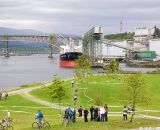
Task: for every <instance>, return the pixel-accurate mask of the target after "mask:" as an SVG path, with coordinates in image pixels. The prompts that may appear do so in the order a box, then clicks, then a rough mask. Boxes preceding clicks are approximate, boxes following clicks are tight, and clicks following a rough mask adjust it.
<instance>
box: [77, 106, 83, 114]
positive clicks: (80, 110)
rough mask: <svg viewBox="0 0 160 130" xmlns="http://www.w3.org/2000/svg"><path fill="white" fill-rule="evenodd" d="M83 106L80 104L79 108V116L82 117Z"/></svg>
mask: <svg viewBox="0 0 160 130" xmlns="http://www.w3.org/2000/svg"><path fill="white" fill-rule="evenodd" d="M82 111H83V109H82V106H80V108H79V109H78V117H82Z"/></svg>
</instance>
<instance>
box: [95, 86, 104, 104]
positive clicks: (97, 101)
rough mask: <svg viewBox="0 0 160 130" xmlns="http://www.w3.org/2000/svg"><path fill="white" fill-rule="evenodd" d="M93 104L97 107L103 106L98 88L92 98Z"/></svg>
mask: <svg viewBox="0 0 160 130" xmlns="http://www.w3.org/2000/svg"><path fill="white" fill-rule="evenodd" d="M94 104H95V105H97V106H101V105H102V104H103V102H102V97H101V93H100V88H97V92H96V95H95V98H94Z"/></svg>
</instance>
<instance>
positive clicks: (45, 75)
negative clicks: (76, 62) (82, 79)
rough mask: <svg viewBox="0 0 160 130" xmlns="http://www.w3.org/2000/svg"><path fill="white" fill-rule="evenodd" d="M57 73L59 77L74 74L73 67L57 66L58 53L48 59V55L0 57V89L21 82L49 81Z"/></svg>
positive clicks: (11, 86) (14, 85)
mask: <svg viewBox="0 0 160 130" xmlns="http://www.w3.org/2000/svg"><path fill="white" fill-rule="evenodd" d="M55 74H57V75H58V76H59V77H61V78H68V77H72V76H73V75H74V70H73V69H65V68H60V67H59V55H54V58H53V59H49V58H48V55H32V56H12V57H9V58H5V57H3V56H1V57H0V91H1V90H8V89H11V88H14V87H17V86H20V85H23V84H30V83H33V82H43V81H51V80H52V79H53V77H54V75H55Z"/></svg>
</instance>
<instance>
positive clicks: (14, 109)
mask: <svg viewBox="0 0 160 130" xmlns="http://www.w3.org/2000/svg"><path fill="white" fill-rule="evenodd" d="M39 109H40V110H42V112H43V114H44V116H45V120H46V121H48V122H49V123H50V124H51V129H50V130H75V129H76V130H97V129H99V130H120V129H129V128H138V127H143V126H145V127H147V126H153V127H158V126H160V125H159V124H160V121H159V120H153V119H151V120H148V119H135V121H134V122H133V123H129V122H123V121H122V117H109V122H105V123H101V122H90V121H89V122H88V123H84V122H83V119H82V118H77V122H76V123H74V124H73V123H71V124H69V126H68V127H65V126H62V120H61V118H59V111H58V110H55V109H52V108H48V107H45V106H43V105H40V104H37V103H34V102H31V101H29V100H27V99H25V98H23V97H22V96H20V95H14V96H10V97H9V98H8V99H7V100H2V101H0V118H1V119H2V118H4V117H5V116H6V115H7V112H6V111H7V110H10V111H11V118H13V123H12V125H13V127H14V129H15V130H32V127H31V124H32V122H33V121H35V114H36V112H37V110H39Z"/></svg>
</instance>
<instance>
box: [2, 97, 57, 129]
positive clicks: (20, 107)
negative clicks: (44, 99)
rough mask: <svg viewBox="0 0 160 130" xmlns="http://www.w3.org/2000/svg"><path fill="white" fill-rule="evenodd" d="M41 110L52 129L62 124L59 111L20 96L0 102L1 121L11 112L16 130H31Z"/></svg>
mask: <svg viewBox="0 0 160 130" xmlns="http://www.w3.org/2000/svg"><path fill="white" fill-rule="evenodd" d="M39 109H40V110H42V111H43V113H44V115H45V120H46V121H48V122H49V123H50V124H51V127H53V125H58V124H59V123H60V121H59V115H58V113H59V111H58V110H55V109H52V108H47V107H45V106H43V105H40V104H37V103H34V102H31V101H29V100H27V99H25V98H23V97H22V96H20V95H14V96H10V97H9V98H8V99H7V100H2V101H0V119H3V118H4V117H5V116H7V110H9V111H10V112H11V118H13V127H14V130H31V129H32V128H31V125H32V122H34V121H35V117H36V113H37V110H39Z"/></svg>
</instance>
